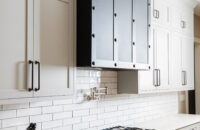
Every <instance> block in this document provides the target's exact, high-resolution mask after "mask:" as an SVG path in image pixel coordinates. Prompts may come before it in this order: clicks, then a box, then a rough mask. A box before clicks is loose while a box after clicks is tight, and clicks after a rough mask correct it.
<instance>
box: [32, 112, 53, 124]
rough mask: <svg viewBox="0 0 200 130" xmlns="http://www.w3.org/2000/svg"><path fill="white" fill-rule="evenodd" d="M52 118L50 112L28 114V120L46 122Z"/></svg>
mask: <svg viewBox="0 0 200 130" xmlns="http://www.w3.org/2000/svg"><path fill="white" fill-rule="evenodd" d="M51 120H52V114H44V115H36V116H30V122H47V121H51Z"/></svg>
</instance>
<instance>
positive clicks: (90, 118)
mask: <svg viewBox="0 0 200 130" xmlns="http://www.w3.org/2000/svg"><path fill="white" fill-rule="evenodd" d="M95 120H97V115H90V116H84V117H82V122H89V121H95Z"/></svg>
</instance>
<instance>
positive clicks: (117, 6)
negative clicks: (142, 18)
mask: <svg viewBox="0 0 200 130" xmlns="http://www.w3.org/2000/svg"><path fill="white" fill-rule="evenodd" d="M132 22H133V19H132V0H114V40H115V41H114V42H115V45H116V47H115V49H116V52H117V53H115V58H116V60H117V64H118V65H117V66H118V67H119V68H133V43H132Z"/></svg>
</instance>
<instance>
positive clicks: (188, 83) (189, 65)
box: [182, 36, 194, 89]
mask: <svg viewBox="0 0 200 130" xmlns="http://www.w3.org/2000/svg"><path fill="white" fill-rule="evenodd" d="M182 84H183V87H185V88H188V89H194V41H193V38H189V37H184V36H183V37H182Z"/></svg>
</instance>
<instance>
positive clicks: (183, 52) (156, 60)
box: [118, 0, 195, 94]
mask: <svg viewBox="0 0 200 130" xmlns="http://www.w3.org/2000/svg"><path fill="white" fill-rule="evenodd" d="M191 3H193V4H194V5H195V2H194V1H193V2H192V1H191V2H190V4H191ZM190 4H188V3H186V2H181V1H179V0H176V1H171V0H166V1H163V0H153V9H152V16H151V22H152V28H151V38H152V40H151V48H152V50H151V51H152V52H151V51H150V53H149V55H150V61H149V63H150V65H151V66H152V67H151V69H150V70H149V71H142V70H140V71H136V72H134V71H119V73H118V92H119V93H139V94H141V93H155V92H169V91H184V90H193V89H194V38H193V7H192V6H193V5H192V4H191V5H190Z"/></svg>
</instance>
